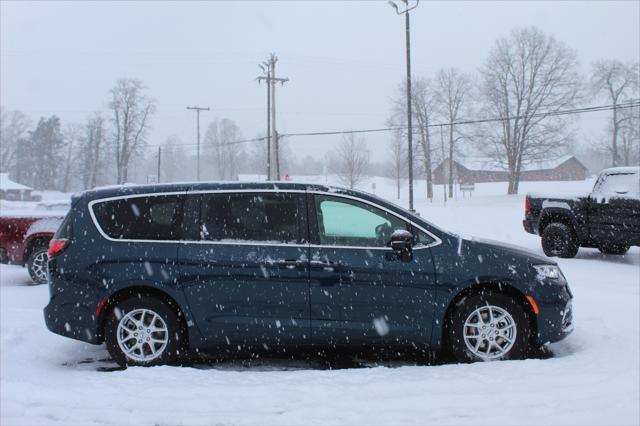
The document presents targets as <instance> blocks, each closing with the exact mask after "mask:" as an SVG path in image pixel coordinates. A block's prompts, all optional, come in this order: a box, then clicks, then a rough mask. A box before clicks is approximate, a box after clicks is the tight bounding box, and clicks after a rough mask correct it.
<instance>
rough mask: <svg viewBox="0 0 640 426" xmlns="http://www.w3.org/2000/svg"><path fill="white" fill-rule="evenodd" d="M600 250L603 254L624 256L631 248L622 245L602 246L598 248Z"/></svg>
mask: <svg viewBox="0 0 640 426" xmlns="http://www.w3.org/2000/svg"><path fill="white" fill-rule="evenodd" d="M598 250H600V252H601V253H602V254H617V255H622V254H625V253H626V252H627V251H629V246H625V245H621V244H602V245H601V246H599V247H598Z"/></svg>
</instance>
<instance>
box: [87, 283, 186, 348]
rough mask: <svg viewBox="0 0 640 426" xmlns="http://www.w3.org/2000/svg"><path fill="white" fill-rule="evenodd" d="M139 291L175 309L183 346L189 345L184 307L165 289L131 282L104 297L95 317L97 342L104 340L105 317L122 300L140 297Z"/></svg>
mask: <svg viewBox="0 0 640 426" xmlns="http://www.w3.org/2000/svg"><path fill="white" fill-rule="evenodd" d="M141 293H144V294H145V296H147V297H148V296H151V297H154V298H156V299H158V300H161V301H163V302H164V303H166V304H167V305H169V307H171V308H172V309H173V310H175V312H176V313H177V314H178V319H179V321H180V322H181V324H182V326H183V328H184V331H185V333H184V336H185V339H186V341H185V342H184V345H185V347H188V346H189V340H190V336H189V327H188V321H187V319H186V317H185V310H184V308H183V307H182V306H181V305H180V304H179V303H178V302H177V300H176V299H175V298H174V297H173V296H171V295H170V294H169V293H167V292H166V291H164V290H162V289H159V288H157V287H154V286H151V285H148V284H140V283H139V284H133V285H130V286H127V287H123V288H121V289H119V290H117V291H115V292H114V293H112V294H111V295H109V297H108V298H107V299H106V302H105V304H104V306H103V307H102V309H101V310H100V312H99V316H98V318H97V322H98V330H97V336H98V343H102V342H104V337H105V326H106V322H107V318H108V317H109V315H110V314H111V312H112V311H113V309H114V308H115V307H116V306H117V305H118V304H119V303H120V302H122V301H123V300H126V299H129V298H132V297H136V296H137V297H142V296H141Z"/></svg>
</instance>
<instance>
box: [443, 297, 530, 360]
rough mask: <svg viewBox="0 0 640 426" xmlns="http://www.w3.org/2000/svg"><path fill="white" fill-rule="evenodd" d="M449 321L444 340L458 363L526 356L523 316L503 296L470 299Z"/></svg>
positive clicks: (526, 323)
mask: <svg viewBox="0 0 640 426" xmlns="http://www.w3.org/2000/svg"><path fill="white" fill-rule="evenodd" d="M450 321H451V322H450V323H449V324H448V326H447V328H448V334H447V339H448V341H449V347H450V349H451V352H452V353H453V355H454V356H455V357H456V359H457V360H458V361H460V362H473V361H493V360H503V359H521V358H524V357H525V356H526V354H527V351H528V346H529V334H530V332H531V331H530V326H529V319H528V317H527V313H526V312H525V310H524V309H523V307H522V306H521V305H520V304H519V303H517V302H516V301H514V300H513V299H512V298H510V297H509V296H507V295H505V294H500V293H493V292H490V291H484V292H482V293H479V294H475V295H472V296H470V297H468V298H467V299H466V300H465V301H464V303H463V304H461V305H460V306H459V307H458V308H457V309H456V310H455V311H454V312H453V313H452V314H451V317H450Z"/></svg>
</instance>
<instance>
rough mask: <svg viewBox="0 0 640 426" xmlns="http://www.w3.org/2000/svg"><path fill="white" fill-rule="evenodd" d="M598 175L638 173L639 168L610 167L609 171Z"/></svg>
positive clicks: (603, 171)
mask: <svg viewBox="0 0 640 426" xmlns="http://www.w3.org/2000/svg"><path fill="white" fill-rule="evenodd" d="M600 173H607V174H615V173H625V174H626V173H640V167H611V168H609V169H604V170H602V171H601V172H600Z"/></svg>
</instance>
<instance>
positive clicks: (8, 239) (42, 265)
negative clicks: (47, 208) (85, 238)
mask: <svg viewBox="0 0 640 426" xmlns="http://www.w3.org/2000/svg"><path fill="white" fill-rule="evenodd" d="M62 219H63V217H62V216H40V217H38V216H33V215H31V216H0V263H9V264H13V265H26V267H27V269H28V270H29V275H31V279H32V280H33V282H35V283H36V284H44V283H46V282H47V260H48V256H47V251H48V249H49V240H51V237H53V234H54V233H55V232H56V231H57V230H58V227H59V226H60V223H61V222H62Z"/></svg>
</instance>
